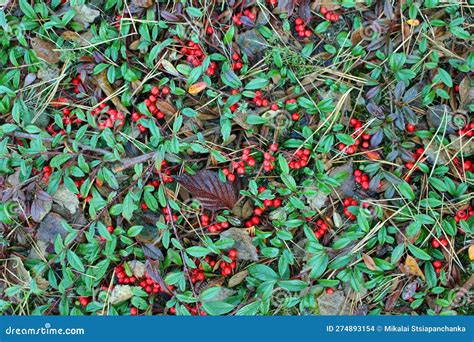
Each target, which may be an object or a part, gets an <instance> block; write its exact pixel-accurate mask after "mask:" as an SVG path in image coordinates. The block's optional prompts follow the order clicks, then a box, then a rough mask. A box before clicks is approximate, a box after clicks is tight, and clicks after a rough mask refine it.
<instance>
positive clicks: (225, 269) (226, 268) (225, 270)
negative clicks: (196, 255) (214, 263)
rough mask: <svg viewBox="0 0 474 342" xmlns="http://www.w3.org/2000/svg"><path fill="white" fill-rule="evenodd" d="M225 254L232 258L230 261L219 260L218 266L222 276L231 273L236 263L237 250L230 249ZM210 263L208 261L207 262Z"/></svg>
mask: <svg viewBox="0 0 474 342" xmlns="http://www.w3.org/2000/svg"><path fill="white" fill-rule="evenodd" d="M227 256H228V257H229V258H230V259H231V260H232V261H231V262H226V261H224V260H222V261H221V263H220V264H219V268H220V269H221V274H222V275H223V276H224V277H227V276H229V275H231V274H232V270H234V269H235V268H236V267H237V263H236V261H235V259H236V258H237V250H235V249H230V250H229V252H228V254H227ZM209 265H210V263H209Z"/></svg>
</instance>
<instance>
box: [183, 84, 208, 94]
mask: <svg viewBox="0 0 474 342" xmlns="http://www.w3.org/2000/svg"><path fill="white" fill-rule="evenodd" d="M206 87H207V83H206V82H198V83H194V84H193V85H192V86H190V87H189V89H188V93H190V94H191V95H196V94H199V93H200V92H201V91H203V90H204V89H206Z"/></svg>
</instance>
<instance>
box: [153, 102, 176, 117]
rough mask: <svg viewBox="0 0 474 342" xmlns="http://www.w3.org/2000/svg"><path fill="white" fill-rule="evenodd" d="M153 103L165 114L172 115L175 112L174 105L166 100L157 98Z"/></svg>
mask: <svg viewBox="0 0 474 342" xmlns="http://www.w3.org/2000/svg"><path fill="white" fill-rule="evenodd" d="M155 105H156V108H158V110H159V111H160V112H162V113H163V114H165V115H174V114H175V113H176V107H175V106H173V105H172V104H171V103H168V102H166V101H161V100H157V101H156V103H155Z"/></svg>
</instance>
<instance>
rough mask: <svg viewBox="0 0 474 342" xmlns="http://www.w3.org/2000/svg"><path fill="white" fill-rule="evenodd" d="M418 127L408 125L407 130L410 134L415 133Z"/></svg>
mask: <svg viewBox="0 0 474 342" xmlns="http://www.w3.org/2000/svg"><path fill="white" fill-rule="evenodd" d="M415 129H416V127H415V125H413V124H411V123H408V124H407V125H406V130H407V132H408V133H413V132H414V131H415Z"/></svg>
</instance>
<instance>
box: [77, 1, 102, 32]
mask: <svg viewBox="0 0 474 342" xmlns="http://www.w3.org/2000/svg"><path fill="white" fill-rule="evenodd" d="M72 8H73V9H74V10H75V11H76V15H75V16H74V21H75V22H77V23H80V24H82V25H84V28H88V27H89V25H90V24H92V23H93V22H94V21H95V20H96V19H97V17H98V16H99V15H100V12H99V11H98V10H96V9H93V8H90V7H88V6H86V5H82V6H73V7H72Z"/></svg>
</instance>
